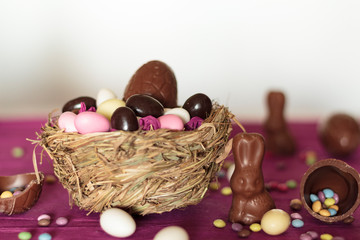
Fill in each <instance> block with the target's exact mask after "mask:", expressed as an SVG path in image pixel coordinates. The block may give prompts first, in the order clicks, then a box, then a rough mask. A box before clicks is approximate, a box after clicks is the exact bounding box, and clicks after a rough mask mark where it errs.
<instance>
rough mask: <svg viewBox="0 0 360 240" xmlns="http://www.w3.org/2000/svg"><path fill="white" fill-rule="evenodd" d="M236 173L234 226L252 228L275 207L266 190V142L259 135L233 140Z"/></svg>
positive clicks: (240, 135)
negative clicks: (264, 164) (236, 223)
mask: <svg viewBox="0 0 360 240" xmlns="http://www.w3.org/2000/svg"><path fill="white" fill-rule="evenodd" d="M232 149H233V154H234V162H235V170H234V173H233V175H232V177H231V179H230V186H231V190H232V192H233V199H232V205H231V208H230V213H229V220H230V221H231V222H238V223H241V224H246V225H250V224H252V223H255V222H260V221H261V218H262V216H263V215H264V214H265V213H266V212H267V211H269V210H270V209H273V208H275V203H274V201H273V199H272V198H271V196H270V194H269V193H268V192H267V191H266V190H265V186H264V177H263V173H262V161H263V157H264V152H265V142H264V138H263V137H262V136H261V135H260V134H257V133H239V134H237V135H235V137H234V138H233V145H232Z"/></svg>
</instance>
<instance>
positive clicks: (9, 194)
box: [0, 191, 13, 198]
mask: <svg viewBox="0 0 360 240" xmlns="http://www.w3.org/2000/svg"><path fill="white" fill-rule="evenodd" d="M12 196H13V194H12V192H10V191H3V192H2V193H1V195H0V198H9V197H12Z"/></svg>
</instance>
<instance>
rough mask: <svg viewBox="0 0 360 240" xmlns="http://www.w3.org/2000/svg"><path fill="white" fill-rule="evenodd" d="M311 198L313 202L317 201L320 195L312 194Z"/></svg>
mask: <svg viewBox="0 0 360 240" xmlns="http://www.w3.org/2000/svg"><path fill="white" fill-rule="evenodd" d="M310 200H311V202H315V201H317V200H319V198H318V196H316V195H315V194H313V193H312V194H310Z"/></svg>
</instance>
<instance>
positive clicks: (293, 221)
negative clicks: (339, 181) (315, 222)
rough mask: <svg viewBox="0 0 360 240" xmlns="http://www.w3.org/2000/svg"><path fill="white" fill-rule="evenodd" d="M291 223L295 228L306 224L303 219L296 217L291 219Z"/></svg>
mask: <svg viewBox="0 0 360 240" xmlns="http://www.w3.org/2000/svg"><path fill="white" fill-rule="evenodd" d="M291 225H292V226H293V227H295V228H301V227H303V226H304V222H303V221H302V220H301V219H294V220H292V221H291Z"/></svg>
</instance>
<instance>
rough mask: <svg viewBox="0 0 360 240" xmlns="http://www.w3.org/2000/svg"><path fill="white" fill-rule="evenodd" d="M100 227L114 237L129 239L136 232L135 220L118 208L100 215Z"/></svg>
mask: <svg viewBox="0 0 360 240" xmlns="http://www.w3.org/2000/svg"><path fill="white" fill-rule="evenodd" d="M100 226H101V228H102V229H103V230H104V232H106V233H107V234H109V235H111V236H114V237H122V238H124V237H129V236H131V235H132V234H133V233H134V232H135V230H136V223H135V220H134V219H133V218H132V217H131V215H130V214H128V213H127V212H125V211H124V210H121V209H119V208H110V209H107V210H105V211H104V212H103V213H102V214H101V215H100Z"/></svg>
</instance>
